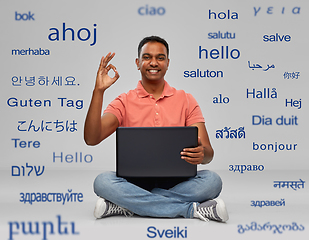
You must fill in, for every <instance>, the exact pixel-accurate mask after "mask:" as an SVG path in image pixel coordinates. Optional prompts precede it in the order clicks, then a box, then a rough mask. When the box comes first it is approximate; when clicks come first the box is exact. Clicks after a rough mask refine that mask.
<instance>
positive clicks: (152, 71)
mask: <svg viewBox="0 0 309 240" xmlns="http://www.w3.org/2000/svg"><path fill="white" fill-rule="evenodd" d="M149 72H151V73H156V72H158V70H149Z"/></svg>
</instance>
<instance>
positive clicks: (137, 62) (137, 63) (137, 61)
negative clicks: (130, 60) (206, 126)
mask: <svg viewBox="0 0 309 240" xmlns="http://www.w3.org/2000/svg"><path fill="white" fill-rule="evenodd" d="M135 64H136V66H137V70H140V67H139V59H138V58H136V59H135Z"/></svg>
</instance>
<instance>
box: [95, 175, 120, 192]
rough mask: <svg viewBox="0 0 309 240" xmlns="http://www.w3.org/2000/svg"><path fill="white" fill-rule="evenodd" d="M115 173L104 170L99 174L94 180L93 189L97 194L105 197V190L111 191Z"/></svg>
mask: <svg viewBox="0 0 309 240" xmlns="http://www.w3.org/2000/svg"><path fill="white" fill-rule="evenodd" d="M114 177H115V173H113V172H104V173H101V174H99V175H98V176H97V177H96V178H95V180H94V182H93V190H94V192H95V194H97V195H98V196H100V197H104V196H103V195H104V192H109V188H111V186H112V184H111V183H112V181H113V178H114Z"/></svg>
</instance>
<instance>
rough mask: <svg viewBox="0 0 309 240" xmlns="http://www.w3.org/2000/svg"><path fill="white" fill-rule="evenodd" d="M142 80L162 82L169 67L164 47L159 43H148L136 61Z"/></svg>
mask: <svg viewBox="0 0 309 240" xmlns="http://www.w3.org/2000/svg"><path fill="white" fill-rule="evenodd" d="M136 65H137V68H138V69H139V70H140V71H141V75H142V80H152V81H154V80H163V79H164V75H165V73H166V71H167V68H168V65H169V59H168V58H167V50H166V47H165V46H164V45H163V44H162V43H159V42H148V43H146V44H145V45H144V46H143V47H142V49H141V53H140V56H139V58H137V59H136Z"/></svg>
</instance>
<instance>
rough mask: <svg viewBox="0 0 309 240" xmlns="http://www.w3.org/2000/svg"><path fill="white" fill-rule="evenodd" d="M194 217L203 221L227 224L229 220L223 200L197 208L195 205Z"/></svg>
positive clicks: (210, 202)
mask: <svg viewBox="0 0 309 240" xmlns="http://www.w3.org/2000/svg"><path fill="white" fill-rule="evenodd" d="M193 209H194V217H196V218H199V219H201V220H203V221H209V220H215V221H219V222H226V221H227V220H228V219H229V216H228V213H227V210H226V207H225V204H224V202H223V200H222V199H213V200H208V201H206V202H203V203H201V204H200V205H198V206H196V203H193Z"/></svg>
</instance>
